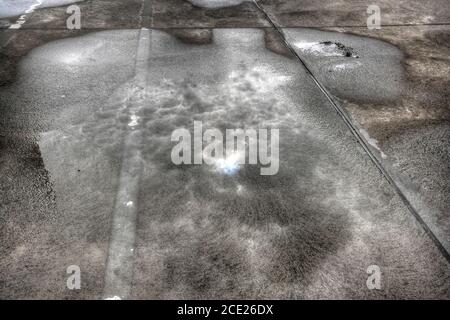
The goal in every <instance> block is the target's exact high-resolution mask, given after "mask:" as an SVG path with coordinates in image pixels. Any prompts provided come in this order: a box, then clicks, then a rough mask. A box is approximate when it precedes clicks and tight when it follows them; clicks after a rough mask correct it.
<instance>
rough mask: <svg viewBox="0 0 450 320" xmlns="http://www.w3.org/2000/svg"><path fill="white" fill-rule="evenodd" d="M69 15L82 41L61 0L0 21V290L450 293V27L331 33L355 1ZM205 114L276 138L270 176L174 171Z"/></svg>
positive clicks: (404, 10) (67, 294)
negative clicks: (183, 143) (73, 273)
mask: <svg viewBox="0 0 450 320" xmlns="http://www.w3.org/2000/svg"><path fill="white" fill-rule="evenodd" d="M4 3H5V2H0V4H3V5H4ZM77 4H78V5H79V6H80V8H81V10H82V12H84V13H85V15H83V16H82V17H83V19H85V20H82V21H83V24H82V26H83V28H84V27H86V28H85V29H83V28H82V30H73V31H68V30H65V19H66V18H67V16H68V15H67V14H66V13H65V10H66V8H67V5H68V4H64V5H60V4H48V6H49V7H46V6H43V7H42V8H37V9H36V10H35V11H34V12H31V13H29V14H27V18H26V22H25V23H24V24H23V27H22V28H20V29H19V30H11V29H8V26H9V25H11V23H14V21H16V19H17V17H13V16H10V15H7V14H5V15H3V17H4V18H2V19H3V20H2V21H3V24H2V25H4V26H5V28H4V29H3V30H1V34H0V37H1V38H0V42H1V48H2V49H1V53H0V57H1V61H0V65H1V66H2V69H1V73H0V84H1V86H0V114H1V119H0V192H1V193H0V200H1V201H0V237H1V245H0V274H1V276H0V297H1V298H3V299H11V298H27V299H29V298H31V299H35V298H52V299H54V298H65V299H82V298H87V299H102V298H121V299H130V298H131V299H174V298H185V299H224V298H227V299H231V298H244V299H258V298H265V299H303V298H309V299H317V298H321V299H323V298H333V299H343V298H350V299H386V298H397V299H408V298H409V299H412V298H416V299H437V298H439V299H448V298H449V297H450V271H449V270H450V268H449V261H448V259H447V257H448V255H446V252H445V248H447V249H448V244H447V243H446V240H448V234H449V229H448V221H449V220H448V212H449V211H448V209H449V207H448V199H447V197H446V194H448V186H449V181H448V179H446V177H447V176H448V175H446V174H445V173H446V172H447V171H448V170H447V169H448V168H447V167H448V163H449V162H448V161H447V160H448V143H449V141H448V137H449V135H448V134H449V132H448V131H449V130H448V128H447V121H448V119H447V118H448V117H447V115H448V112H447V111H448V100H447V99H446V88H447V87H446V86H445V83H446V82H448V72H445V70H447V69H446V68H447V62H448V61H447V60H448V59H447V56H448V55H447V54H446V53H447V51H448V46H447V45H446V34H447V26H414V27H383V28H382V29H381V30H374V31H370V30H367V29H365V28H351V27H349V28H337V27H338V26H340V25H342V24H341V23H340V22H341V21H349V23H348V25H353V23H354V22H355V23H356V22H357V21H360V22H361V21H362V22H361V23H362V25H364V23H365V20H361V19H359V18H352V17H365V16H366V11H365V10H366V5H365V2H362V1H361V2H358V3H357V6H354V7H352V10H350V9H349V6H350V4H345V5H344V4H342V5H340V3H339V2H334V5H333V6H332V7H333V9H330V4H329V3H323V4H321V3H320V2H312V1H258V3H255V2H253V1H233V0H232V1H206V0H205V1H203V0H199V1H194V0H192V1H181V0H171V1H106V0H105V1H103V0H102V1H81V2H79V3H77ZM438 5H439V3H438V1H430V2H427V4H426V5H425V9H426V10H425V11H424V10H422V12H423V13H421V14H422V15H424V14H427V15H432V13H433V14H434V15H433V16H435V17H436V18H435V19H434V20H430V21H432V22H436V21H438V22H442V21H445V19H446V13H447V11H446V10H440V11H439V10H436V9H435V7H436V6H438ZM359 6H360V7H361V8H362V9H361V10H362V11H361V12H359V10H357V9H356V8H359ZM415 6H417V5H416V4H415V2H414V1H409V2H406V1H404V2H396V4H394V3H393V2H391V1H385V2H383V3H382V9H384V8H387V9H386V21H389V19H390V17H391V16H392V17H394V16H395V17H397V20H398V21H401V22H402V23H410V22H414V23H418V21H419V22H420V23H425V22H426V21H425V20H424V19H425V18H424V17H423V16H422V15H417V12H418V10H416V9H415ZM19 7H20V6H19ZM24 7H26V5H25V4H24ZM0 8H1V6H0ZM25 10H26V9H25ZM263 10H264V11H263ZM327 10H337V11H336V12H338V13H339V12H342V13H346V14H345V15H344V14H342V19H341V18H340V17H341V15H335V17H339V18H336V19H337V20H333V22H332V23H331V24H325V23H322V21H323V20H324V19H326V18H323V19H322V17H326V16H327V14H328V13H327V12H329V11H327ZM427 10H428V11H427ZM1 11H2V10H1V9H0V12H1ZM19 11H20V10H19ZM319 13H320V14H319ZM305 17H306V18H305ZM314 17H315V18H314ZM307 18H309V19H313V18H314V19H313V20H314V21H315V22H316V23H317V25H309V24H308V21H312V20H308V19H307ZM339 19H340V20H339ZM429 19H431V18H429ZM286 21H287V22H286ZM427 21H428V20H427ZM350 22H351V23H350ZM303 23H305V24H306V25H305V24H303ZM273 26H275V27H280V28H274V27H273ZM292 26H295V28H284V27H292ZM298 26H308V27H310V26H331V27H333V26H336V28H328V29H323V28H322V29H320V30H319V29H312V28H298ZM144 27H146V28H149V29H144ZM310 73H312V76H311V74H310ZM336 107H338V108H342V110H343V111H344V112H346V114H348V116H349V119H350V120H351V122H350V124H349V123H346V122H345V121H344V120H345V119H343V117H342V116H341V115H339V114H338V113H337V112H336ZM194 121H201V122H202V124H203V130H206V129H218V130H220V131H221V132H223V133H225V132H226V129H238V128H241V129H256V130H258V129H279V137H280V139H279V160H280V162H279V170H278V172H277V174H275V175H272V176H270V175H269V176H263V175H261V174H260V172H261V171H260V170H261V167H262V165H260V164H258V165H249V164H237V163H234V162H233V163H231V164H230V163H228V165H229V166H232V170H229V169H228V167H224V165H223V163H222V162H217V163H213V164H211V165H207V164H203V165H175V164H174V163H173V162H172V160H171V151H172V148H173V147H174V145H175V144H176V142H174V141H172V140H171V135H172V133H173V131H174V130H176V129H180V128H185V129H187V130H189V132H191V134H192V135H193V134H194V132H193V128H194ZM352 130H356V133H355V132H354V131H352ZM247 147H248V148H250V147H251V146H250V145H248V146H247ZM192 152H193V154H195V153H196V152H197V151H196V150H195V149H193V150H192ZM200 152H201V151H200ZM371 157H372V158H371ZM373 157H375V160H376V162H375V163H374V159H373ZM377 165H381V166H382V169H383V170H381V171H383V172H380V170H379V168H378V167H377ZM386 174H388V175H389V177H392V181H390V182H391V183H389V181H388V179H387V178H386ZM392 182H393V183H394V185H393V184H392ZM405 199H406V201H405ZM409 204H411V205H412V207H409V206H408V205H409ZM415 214H418V216H415ZM70 265H78V266H80V269H81V279H82V280H81V289H80V290H69V289H68V288H67V286H66V280H67V277H68V275H67V273H66V269H67V267H68V266H70ZM371 265H378V266H379V267H380V269H381V271H382V281H381V283H382V287H381V289H380V290H369V289H368V287H367V286H366V280H367V277H368V274H367V272H366V271H367V268H368V267H369V266H371Z"/></svg>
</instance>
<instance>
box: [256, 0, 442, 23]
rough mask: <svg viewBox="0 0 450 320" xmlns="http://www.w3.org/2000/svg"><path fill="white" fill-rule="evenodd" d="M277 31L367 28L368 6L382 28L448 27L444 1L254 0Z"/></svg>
mask: <svg viewBox="0 0 450 320" xmlns="http://www.w3.org/2000/svg"><path fill="white" fill-rule="evenodd" d="M257 2H258V3H259V4H260V5H261V6H262V7H263V8H264V10H265V11H267V13H268V14H269V15H270V17H271V19H273V21H274V22H276V23H277V25H278V26H280V27H313V28H319V27H333V26H334V27H340V26H342V27H343V26H360V27H366V26H367V18H368V14H367V10H368V7H369V5H378V6H379V7H380V12H381V24H382V25H383V26H387V25H403V24H408V25H415V24H430V23H435V24H437V23H450V10H449V9H450V5H449V2H448V1H447V0H427V1H423V0H397V1H392V0H378V1H367V0H333V1H330V0H257Z"/></svg>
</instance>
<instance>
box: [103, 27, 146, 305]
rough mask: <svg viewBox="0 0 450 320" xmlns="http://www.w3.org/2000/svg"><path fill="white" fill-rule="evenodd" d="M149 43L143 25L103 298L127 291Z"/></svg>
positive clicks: (124, 296)
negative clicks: (141, 110)
mask: <svg viewBox="0 0 450 320" xmlns="http://www.w3.org/2000/svg"><path fill="white" fill-rule="evenodd" d="M150 46H151V30H149V29H145V28H143V29H141V30H140V31H139V39H138V46H137V51H136V62H135V78H134V82H133V84H134V85H133V88H132V90H133V91H132V96H131V97H130V98H129V99H128V101H127V102H126V104H127V105H128V106H127V110H128V113H129V114H130V115H131V119H132V122H130V124H129V126H130V129H129V132H128V133H127V134H126V137H125V138H124V142H123V153H122V161H121V170H120V178H119V186H118V191H117V195H116V199H115V205H114V212H113V217H112V228H111V238H110V243H109V248H108V256H107V262H106V270H105V287H104V291H103V298H104V299H127V298H128V297H129V296H130V292H131V286H132V281H133V266H134V248H135V241H136V216H137V207H138V195H139V184H140V177H141V174H142V156H141V151H140V146H141V142H142V139H143V136H142V134H143V133H142V129H141V128H140V124H139V122H138V120H136V119H138V116H137V114H138V112H139V109H140V108H141V106H142V104H143V103H145V97H146V92H145V91H146V82H147V81H146V79H147V72H148V62H149V57H150V50H151V48H150Z"/></svg>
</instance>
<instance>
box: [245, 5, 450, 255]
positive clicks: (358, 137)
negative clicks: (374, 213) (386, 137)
mask: <svg viewBox="0 0 450 320" xmlns="http://www.w3.org/2000/svg"><path fill="white" fill-rule="evenodd" d="M253 2H254V4H255V6H256V7H257V8H258V9H259V10H260V11H261V12H262V13H263V14H264V15H265V17H266V18H267V20H268V21H269V22H270V23H271V25H272V26H273V28H274V29H275V30H277V32H278V33H279V35H280V37H281V39H282V40H283V42H284V44H285V45H286V47H287V48H288V49H289V51H290V52H291V53H292V54H293V55H294V56H295V57H297V59H298V60H299V61H300V63H301V64H302V65H303V67H304V68H305V69H306V71H307V73H308V74H309V75H310V77H311V78H312V79H313V81H314V83H315V84H316V85H317V87H318V88H319V89H320V91H322V93H323V94H324V95H325V97H326V98H327V99H328V101H329V102H330V103H331V105H332V106H333V108H334V109H335V110H336V112H337V113H338V114H339V116H340V117H341V118H342V120H343V121H344V123H345V124H346V125H347V127H348V128H349V129H350V132H351V133H352V134H353V136H354V137H355V138H356V140H357V142H358V143H359V144H360V145H361V146H362V148H363V149H364V151H365V152H366V154H367V155H368V156H369V158H370V159H371V160H372V162H373V163H374V164H375V166H376V167H377V168H378V170H379V171H380V173H381V174H382V175H383V177H384V178H385V179H386V180H387V182H388V183H389V184H390V185H391V186H392V187H393V188H394V190H395V191H396V192H397V194H398V195H399V197H400V198H401V199H402V201H403V203H404V204H405V205H406V207H407V208H408V209H409V212H411V214H412V215H413V216H414V217H415V218H416V220H417V221H418V223H419V224H420V225H421V226H422V228H423V229H424V231H425V232H426V233H427V234H428V236H429V237H430V238H431V240H432V241H433V242H434V244H435V245H436V247H437V248H438V249H439V251H440V252H441V253H442V255H443V256H444V257H445V258H446V259H447V261H448V262H450V252H448V251H447V250H446V249H445V247H444V246H443V245H442V243H441V242H440V241H439V239H438V238H437V237H436V235H435V234H434V233H433V231H432V230H431V229H430V228H429V227H428V225H427V224H426V223H425V221H424V220H423V219H422V217H421V216H420V214H419V213H418V212H417V210H416V209H415V208H414V207H413V205H412V204H411V202H410V201H409V199H408V198H407V197H406V196H405V195H404V194H403V192H402V190H401V189H400V187H399V186H398V185H397V183H396V182H395V181H394V179H393V178H392V177H391V175H390V174H389V173H388V171H387V170H386V169H385V168H384V166H383V165H382V164H381V162H380V161H379V160H378V158H377V157H376V156H375V155H374V154H373V152H372V151H371V150H370V148H369V147H368V143H367V141H366V140H365V139H364V137H363V136H361V134H360V133H359V132H358V130H357V129H356V128H355V126H354V125H353V123H352V121H351V120H350V117H349V115H348V114H347V112H346V111H345V110H344V109H343V108H341V107H340V106H339V105H338V104H337V103H336V102H335V101H334V100H333V98H332V97H331V96H330V94H329V93H328V91H327V90H326V89H325V87H324V86H323V85H322V84H321V83H320V82H319V80H318V79H317V77H316V76H315V75H314V74H313V73H312V71H311V70H310V68H309V67H308V66H307V64H306V63H305V61H303V59H302V58H301V57H300V55H299V54H297V52H296V51H295V50H294V49H293V48H292V46H291V45H290V44H289V42H288V41H287V39H286V37H285V35H284V32H283V30H282V29H281V27H279V26H278V25H277V24H276V23H275V22H273V20H272V19H271V18H270V16H269V14H268V13H267V12H266V11H265V10H264V9H263V8H262V7H261V6H260V5H259V3H258V1H257V0H253Z"/></svg>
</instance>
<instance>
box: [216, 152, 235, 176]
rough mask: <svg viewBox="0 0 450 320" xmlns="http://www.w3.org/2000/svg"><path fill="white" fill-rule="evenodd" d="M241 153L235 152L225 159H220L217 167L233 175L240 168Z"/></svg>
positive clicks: (222, 171) (220, 170)
mask: <svg viewBox="0 0 450 320" xmlns="http://www.w3.org/2000/svg"><path fill="white" fill-rule="evenodd" d="M239 158H240V157H239V154H238V153H233V154H232V155H230V156H228V157H226V158H225V159H218V160H217V162H216V164H215V165H216V169H217V170H218V171H219V172H221V173H224V174H226V175H233V174H235V173H236V172H238V170H239Z"/></svg>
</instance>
